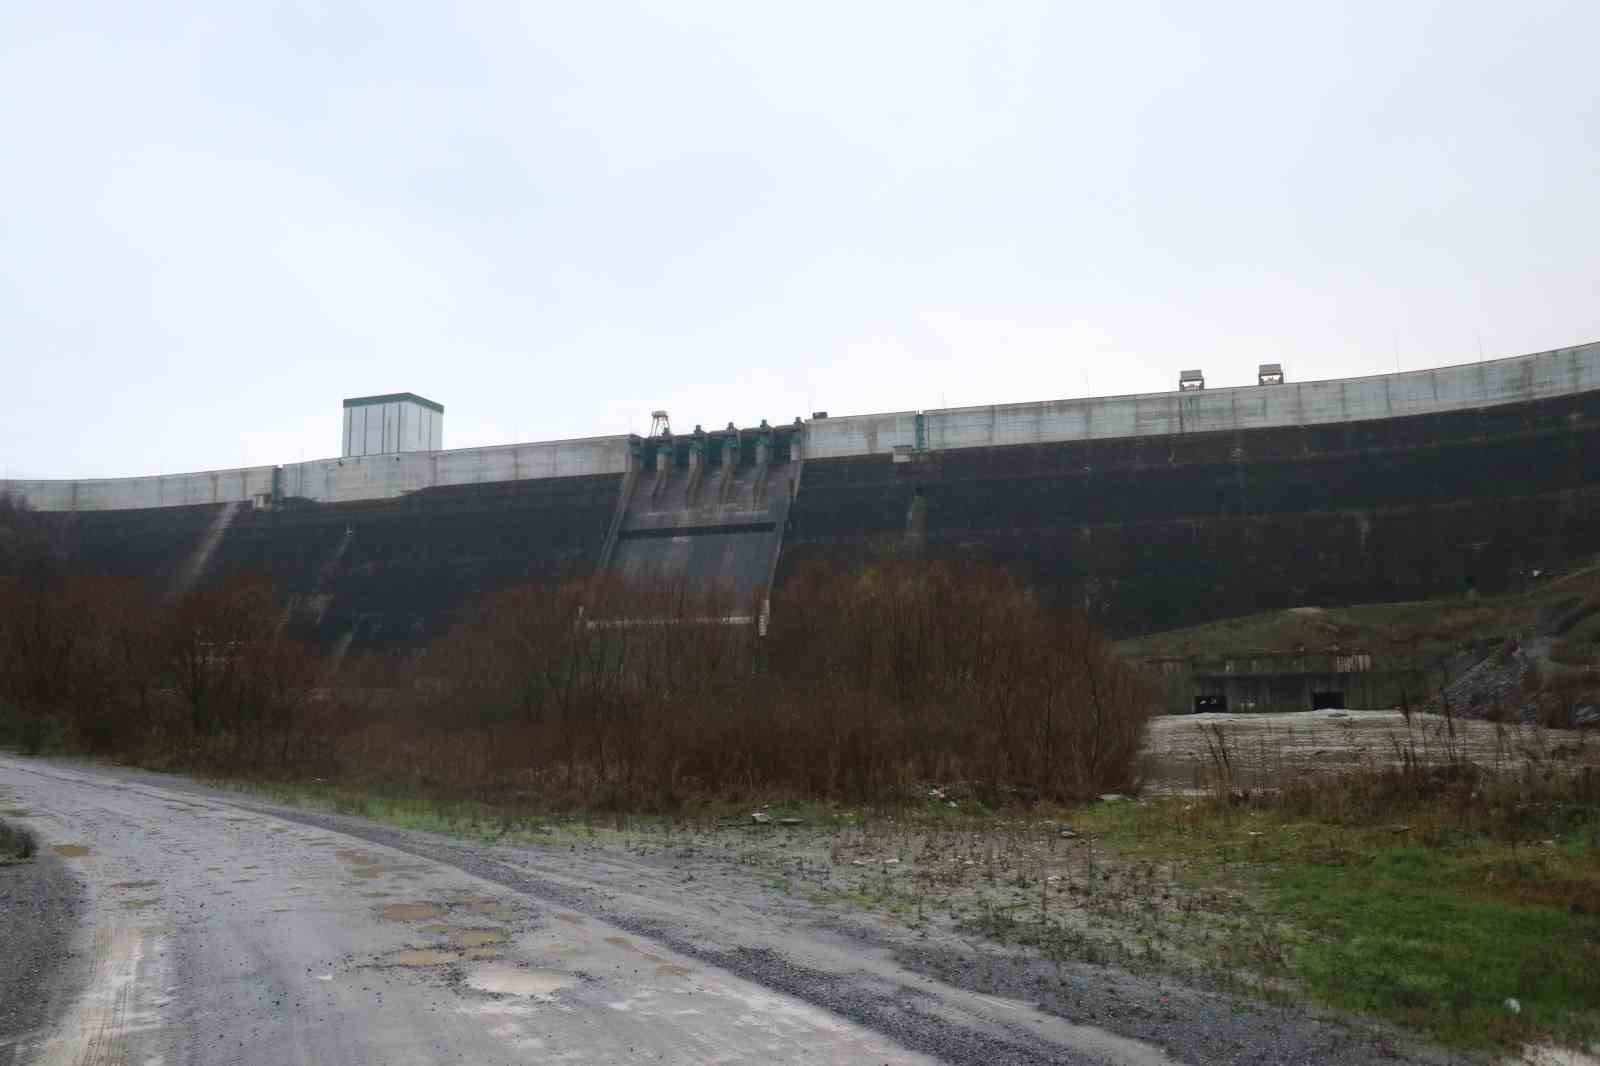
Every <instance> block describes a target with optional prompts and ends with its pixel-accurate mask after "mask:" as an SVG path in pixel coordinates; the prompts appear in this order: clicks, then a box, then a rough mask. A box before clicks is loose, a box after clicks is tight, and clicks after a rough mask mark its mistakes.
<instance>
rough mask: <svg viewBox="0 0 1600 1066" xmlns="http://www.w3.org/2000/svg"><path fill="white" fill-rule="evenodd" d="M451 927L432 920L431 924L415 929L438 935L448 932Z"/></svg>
mask: <svg viewBox="0 0 1600 1066" xmlns="http://www.w3.org/2000/svg"><path fill="white" fill-rule="evenodd" d="M452 928H453V927H452V926H448V925H445V924H444V923H443V922H434V923H433V924H432V925H424V926H422V927H421V928H420V929H418V930H417V932H419V933H432V934H433V935H435V936H438V935H440V934H443V933H448V932H450V931H451V929H452Z"/></svg>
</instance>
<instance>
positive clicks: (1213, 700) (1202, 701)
mask: <svg viewBox="0 0 1600 1066" xmlns="http://www.w3.org/2000/svg"><path fill="white" fill-rule="evenodd" d="M1227 709H1228V697H1227V696H1226V695H1225V694H1223V693H1221V692H1208V693H1206V694H1205V695H1204V696H1196V697H1195V698H1194V713H1195V714H1205V713H1207V712H1211V711H1226V710H1227Z"/></svg>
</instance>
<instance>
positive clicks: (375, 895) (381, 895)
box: [361, 890, 394, 899]
mask: <svg viewBox="0 0 1600 1066" xmlns="http://www.w3.org/2000/svg"><path fill="white" fill-rule="evenodd" d="M392 895H394V893H393V892H383V891H381V890H380V891H378V892H363V893H361V898H362V899H386V898H388V897H389V896H392Z"/></svg>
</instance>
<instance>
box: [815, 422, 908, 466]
mask: <svg viewBox="0 0 1600 1066" xmlns="http://www.w3.org/2000/svg"><path fill="white" fill-rule="evenodd" d="M916 422H917V413H916V412H915V411H896V412H894V413H892V414H886V415H853V416H851V417H849V418H823V419H812V420H811V421H810V422H808V423H806V437H805V455H806V458H808V459H837V458H842V457H845V456H851V455H888V454H889V453H890V452H892V451H894V449H895V448H896V447H897V446H905V447H910V446H912V445H913V444H915V443H916V432H917V431H916Z"/></svg>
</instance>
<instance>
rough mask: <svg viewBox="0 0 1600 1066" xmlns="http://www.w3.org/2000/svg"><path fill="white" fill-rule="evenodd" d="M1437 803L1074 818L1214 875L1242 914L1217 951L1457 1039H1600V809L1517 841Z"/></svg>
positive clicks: (1119, 849) (1218, 891)
mask: <svg viewBox="0 0 1600 1066" xmlns="http://www.w3.org/2000/svg"><path fill="white" fill-rule="evenodd" d="M1426 813H1427V812H1425V811H1421V810H1413V811H1410V812H1407V818H1406V822H1405V823H1401V822H1395V823H1391V824H1379V825H1370V824H1368V825H1341V824H1330V823H1328V822H1324V821H1317V820H1313V819H1307V818H1297V817H1294V816H1291V815H1288V814H1285V813H1283V812H1279V811H1276V810H1272V809H1267V810H1238V809H1234V808H1230V807H1228V806H1226V805H1222V804H1218V803H1217V802H1215V801H1212V800H1207V799H1195V798H1189V799H1176V798H1175V799H1161V800H1152V801H1148V802H1145V803H1141V804H1114V805H1102V806H1098V807H1093V808H1088V809H1086V810H1084V811H1083V812H1081V813H1080V815H1079V816H1078V817H1077V818H1076V819H1075V824H1076V825H1077V826H1078V827H1079V828H1080V829H1082V830H1083V831H1086V832H1089V833H1090V834H1092V835H1093V837H1094V838H1095V839H1096V841H1097V843H1098V844H1100V845H1101V846H1103V847H1105V848H1107V849H1108V850H1111V851H1113V852H1115V853H1117V854H1118V855H1120V856H1121V857H1123V858H1124V859H1125V860H1129V859H1131V860H1137V861H1145V862H1154V863H1161V862H1165V863H1167V864H1169V869H1170V870H1171V876H1173V877H1174V879H1175V880H1176V881H1179V882H1181V883H1183V884H1184V885H1186V886H1188V887H1189V888H1190V889H1192V890H1196V891H1202V892H1203V891H1205V890H1208V889H1209V890H1212V891H1214V893H1215V895H1214V896H1213V897H1212V899H1213V906H1214V907H1215V909H1216V910H1217V911H1218V912H1219V913H1220V914H1221V915H1222V916H1223V917H1224V918H1226V917H1227V915H1228V912H1230V911H1231V912H1232V915H1233V919H1234V920H1233V922H1232V930H1233V931H1232V934H1231V935H1229V936H1226V937H1223V938H1221V939H1219V940H1218V941H1216V942H1215V944H1214V947H1213V950H1214V952H1215V961H1216V962H1217V963H1218V965H1245V966H1249V967H1251V968H1253V969H1254V970H1255V971H1256V972H1257V973H1258V975H1259V976H1260V977H1261V978H1264V979H1265V980H1266V981H1268V982H1280V981H1281V982H1287V983H1289V984H1290V985H1291V986H1292V987H1296V988H1299V989H1300V990H1302V991H1304V992H1305V993H1307V994H1309V995H1311V996H1313V997H1315V998H1317V999H1319V1000H1321V1001H1323V1002H1326V1003H1328V1004H1331V1005H1333V1006H1336V1007H1340V1008H1344V1009H1348V1010H1353V1011H1358V1012H1361V1013H1364V1014H1372V1015H1377V1016H1379V1017H1383V1018H1387V1019H1389V1020H1391V1021H1394V1022H1398V1023H1400V1024H1402V1025H1406V1026H1409V1027H1411V1028H1414V1029H1417V1030H1420V1031H1421V1032H1423V1033H1425V1034H1426V1035H1427V1036H1428V1037H1429V1038H1431V1039H1433V1040H1436V1041H1439V1042H1440V1043H1443V1044H1446V1045H1450V1046H1455V1047H1468V1048H1511V1047H1516V1046H1518V1045H1521V1044H1524V1043H1527V1042H1530V1041H1534V1040H1540V1039H1555V1040H1559V1041H1565V1042H1575V1043H1581V1042H1587V1041H1592V1040H1595V1039H1597V1038H1600V909H1597V908H1596V907H1595V906H1594V901H1595V900H1596V899H1597V896H1600V839H1597V838H1596V835H1595V824H1594V823H1593V822H1589V821H1584V822H1579V823H1577V824H1574V825H1572V826H1571V828H1570V829H1569V831H1568V832H1567V833H1566V834H1565V835H1563V836H1562V837H1560V838H1548V839H1547V840H1536V841H1529V840H1506V839H1497V838H1494V837H1491V836H1489V835H1486V834H1481V833H1472V832H1448V831H1444V830H1443V829H1442V828H1441V827H1440V825H1439V824H1433V823H1431V822H1429V821H1428V819H1427V818H1426V817H1425V815H1426ZM1406 823H1412V824H1406ZM1416 823H1421V824H1420V825H1419V824H1416ZM1443 824H1447V823H1443ZM1508 1000H1514V1001H1515V1006H1514V1007H1513V1006H1508V1002H1507V1001H1508Z"/></svg>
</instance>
